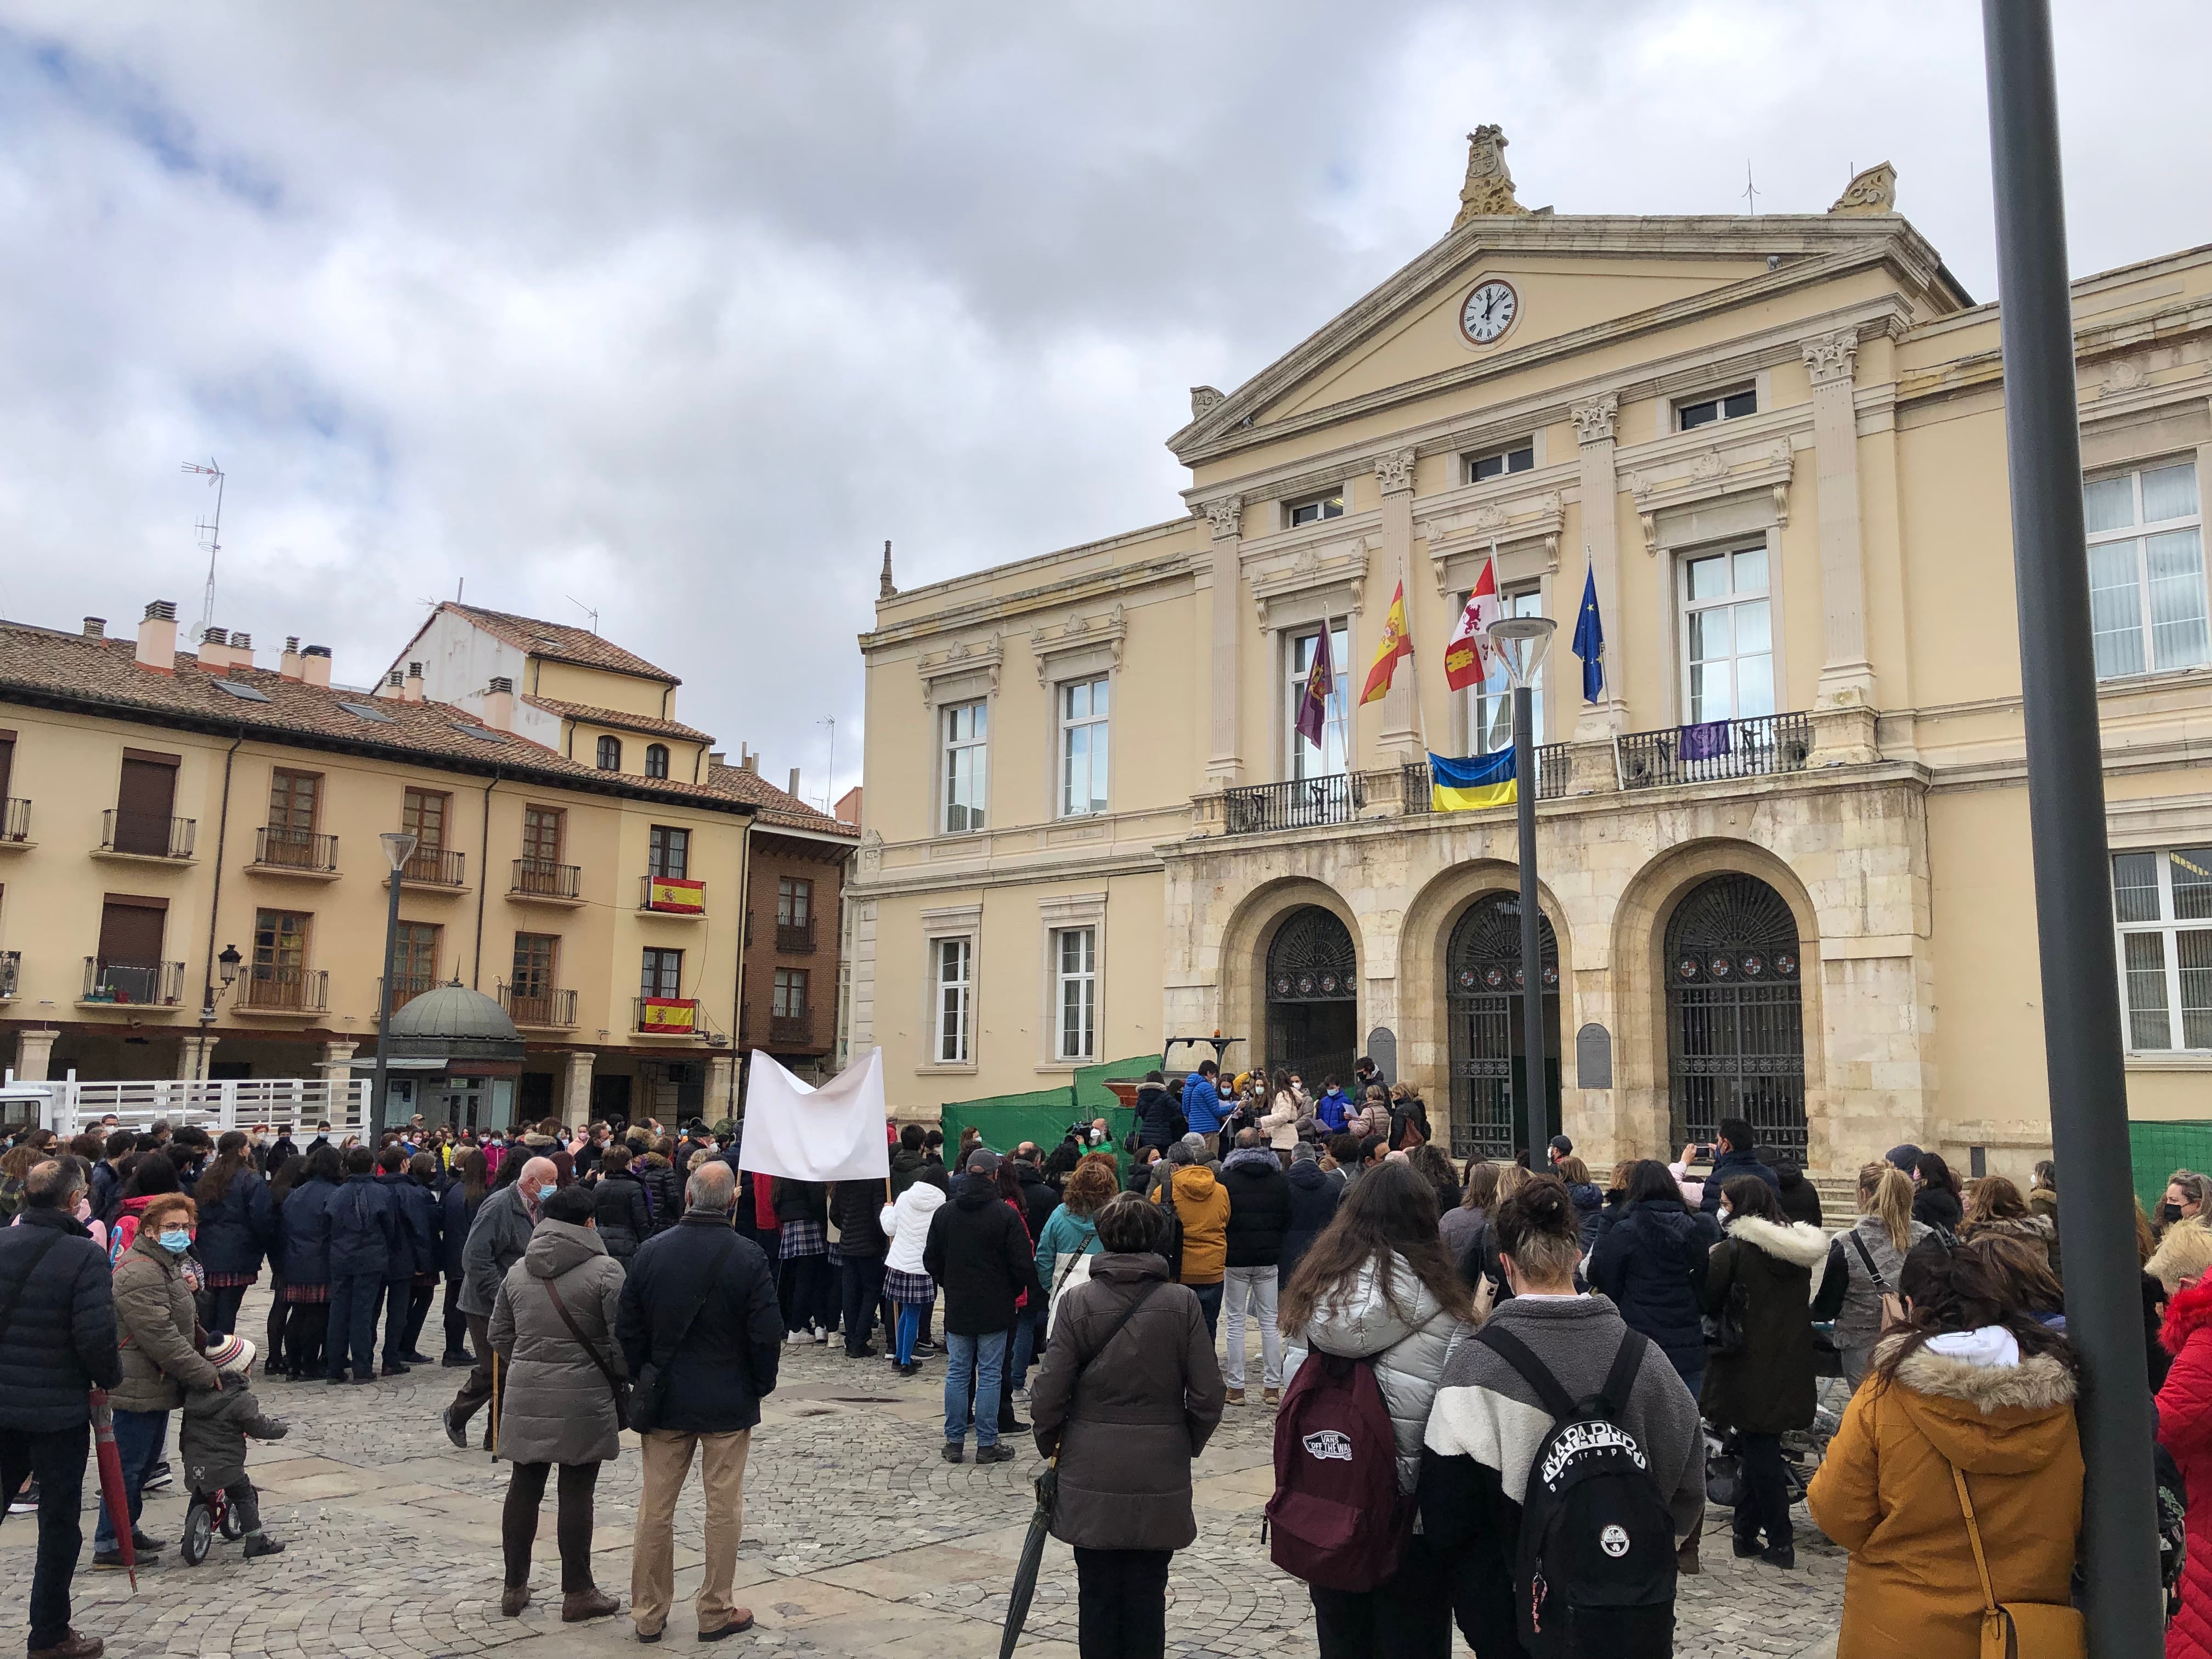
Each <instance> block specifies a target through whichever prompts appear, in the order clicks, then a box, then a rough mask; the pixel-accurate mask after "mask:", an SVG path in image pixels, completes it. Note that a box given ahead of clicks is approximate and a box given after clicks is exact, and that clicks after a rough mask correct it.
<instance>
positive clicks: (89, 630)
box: [84, 617, 107, 640]
mask: <svg viewBox="0 0 2212 1659" xmlns="http://www.w3.org/2000/svg"><path fill="white" fill-rule="evenodd" d="M84 636H85V638H87V639H88V640H104V639H106V637H107V618H106V617H86V618H85V619H84Z"/></svg>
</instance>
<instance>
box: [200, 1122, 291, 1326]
mask: <svg viewBox="0 0 2212 1659" xmlns="http://www.w3.org/2000/svg"><path fill="white" fill-rule="evenodd" d="M193 1198H194V1201H195V1202H196V1203H197V1204H198V1206H199V1211H200V1231H199V1257H200V1265H201V1266H202V1267H204V1268H206V1269H207V1282H208V1290H209V1292H210V1296H209V1300H210V1304H211V1305H210V1308H209V1310H208V1316H207V1333H208V1334H209V1335H210V1336H228V1335H229V1334H231V1333H232V1331H234V1329H236V1328H237V1325H238V1304H240V1303H241V1302H243V1301H245V1300H246V1291H247V1290H248V1289H249V1288H250V1287H251V1286H252V1285H253V1283H254V1282H255V1281H256V1280H257V1279H259V1278H260V1277H261V1262H262V1259H263V1258H264V1256H265V1255H267V1254H268V1252H269V1246H270V1242H271V1241H272V1240H273V1239H274V1238H275V1237H276V1206H275V1205H273V1204H271V1203H270V1201H269V1184H268V1182H264V1180H262V1178H261V1171H260V1170H258V1169H257V1168H255V1167H254V1163H253V1147H252V1141H251V1140H249V1139H248V1138H247V1136H246V1132H245V1131H244V1130H243V1129H226V1130H224V1131H223V1133H222V1139H219V1140H217V1141H216V1144H215V1162H214V1163H212V1164H209V1165H208V1166H207V1168H206V1169H205V1170H204V1171H202V1172H201V1175H200V1178H199V1184H198V1185H197V1187H196V1188H193Z"/></svg>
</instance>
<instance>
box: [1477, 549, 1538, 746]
mask: <svg viewBox="0 0 2212 1659" xmlns="http://www.w3.org/2000/svg"><path fill="white" fill-rule="evenodd" d="M1464 603H1465V601H1464V600H1462V604H1464ZM1500 609H1501V610H1503V611H1504V614H1505V615H1507V616H1509V617H1541V616H1542V615H1543V614H1544V595H1543V593H1542V592H1541V590H1540V589H1537V588H1534V587H1524V588H1522V589H1520V590H1519V591H1518V592H1509V593H1508V594H1506V596H1505V599H1504V604H1503V605H1501V606H1500ZM1529 690H1530V693H1531V694H1532V695H1531V696H1530V697H1529V699H1528V701H1529V704H1530V708H1529V710H1528V715H1529V719H1528V727H1529V730H1530V731H1532V732H1534V733H1535V738H1536V741H1537V742H1538V743H1539V744H1541V743H1542V742H1543V741H1544V671H1543V670H1542V669H1541V668H1539V669H1538V670H1537V671H1536V678H1535V681H1534V684H1532V685H1531V686H1530V687H1529ZM1467 733H1468V742H1469V744H1471V749H1470V752H1471V753H1474V754H1477V755H1498V754H1503V753H1504V751H1505V750H1508V749H1510V748H1511V747H1512V746H1513V682H1512V680H1511V678H1510V677H1508V675H1507V674H1506V672H1505V665H1504V664H1503V663H1502V662H1492V665H1491V669H1490V678H1488V679H1486V680H1485V681H1483V683H1482V684H1480V685H1476V686H1470V687H1469V688H1468V693H1467Z"/></svg>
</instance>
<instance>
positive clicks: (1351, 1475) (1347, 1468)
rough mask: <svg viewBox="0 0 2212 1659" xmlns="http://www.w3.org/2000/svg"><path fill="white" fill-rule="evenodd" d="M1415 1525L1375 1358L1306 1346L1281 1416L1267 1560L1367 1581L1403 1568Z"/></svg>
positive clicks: (1327, 1581)
mask: <svg viewBox="0 0 2212 1659" xmlns="http://www.w3.org/2000/svg"><path fill="white" fill-rule="evenodd" d="M1262 1530H1263V1532H1264V1533H1265V1534H1267V1536H1268V1538H1269V1544H1268V1551H1267V1553H1268V1559H1271V1560H1272V1561H1273V1562H1274V1564H1275V1565H1277V1566H1279V1567H1280V1568H1281V1569H1282V1570H1283V1571H1285V1572H1287V1573H1289V1574H1290V1575H1291V1577H1294V1578H1303V1579H1304V1580H1305V1582H1306V1583H1309V1584H1319V1585H1320V1586H1322V1589H1337V1590H1371V1589H1375V1588H1376V1586H1377V1585H1380V1584H1383V1583H1387V1582H1388V1581H1389V1578H1390V1577H1391V1576H1392V1575H1393V1574H1395V1572H1396V1571H1398V1561H1399V1558H1400V1557H1401V1555H1402V1554H1403V1553H1404V1552H1405V1547H1406V1540H1407V1536H1408V1535H1409V1534H1411V1533H1412V1532H1413V1502H1412V1500H1411V1499H1410V1498H1401V1497H1400V1496H1399V1495H1398V1442H1397V1437H1396V1435H1395V1432H1394V1431H1393V1430H1392V1428H1391V1426H1390V1408H1389V1406H1388V1405H1387V1404H1386V1403H1385V1402H1384V1401H1383V1385H1382V1384H1381V1383H1377V1382H1376V1380H1375V1366H1374V1363H1373V1362H1372V1361H1371V1360H1364V1359H1347V1358H1341V1357H1340V1356H1338V1355H1336V1354H1331V1353H1323V1352H1321V1350H1320V1349H1318V1348H1313V1349H1309V1350H1308V1351H1307V1353H1306V1358H1305V1363H1304V1364H1302V1365H1300V1366H1299V1367H1298V1372H1297V1376H1294V1377H1292V1378H1291V1386H1290V1389H1288V1391H1287V1392H1285V1395H1283V1404H1282V1408H1281V1410H1280V1411H1279V1412H1278V1413H1276V1416H1275V1494H1274V1496H1273V1497H1272V1498H1269V1499H1268V1500H1267V1524H1266V1526H1265V1527H1264V1528H1262Z"/></svg>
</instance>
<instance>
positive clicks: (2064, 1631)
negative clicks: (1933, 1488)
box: [1946, 1460, 2089, 1659]
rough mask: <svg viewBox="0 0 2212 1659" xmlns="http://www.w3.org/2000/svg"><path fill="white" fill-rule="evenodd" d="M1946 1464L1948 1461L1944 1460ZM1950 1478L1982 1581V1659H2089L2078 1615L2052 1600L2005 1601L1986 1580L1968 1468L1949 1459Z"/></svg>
mask: <svg viewBox="0 0 2212 1659" xmlns="http://www.w3.org/2000/svg"><path fill="white" fill-rule="evenodd" d="M1946 1461H1947V1462H1948V1460H1946ZM1949 1467H1950V1470H1951V1482H1952V1484H1953V1485H1954V1486H1956V1487H1957V1488H1958V1489H1959V1510H1960V1513H1961V1514H1962V1515H1964V1516H1966V1541H1967V1542H1968V1543H1970V1544H1972V1546H1973V1547H1974V1571H1976V1572H1977V1573H1978V1574H1980V1575H1981V1580H1982V1654H1981V1659H2087V1656H2088V1652H2089V1642H2088V1633H2087V1628H2086V1627H2085V1626H2084V1625H2083V1624H2082V1622H2081V1613H2078V1612H2077V1611H2075V1609H2074V1608H2072V1607H2062V1606H2060V1605H2058V1604H2057V1602H2053V1601H2004V1602H2000V1601H1998V1600H1997V1598H1996V1590H1995V1589H1994V1588H1992V1587H1991V1585H1990V1564H1989V1560H1988V1558H1987V1557H1985V1556H1984V1554H1983V1553H1982V1529H1981V1528H1980V1527H1978V1526H1977V1525H1976V1524H1975V1522H1974V1500H1973V1499H1972V1498H1971V1497H1969V1496H1968V1495H1967V1492H1966V1472H1965V1471H1964V1470H1963V1469H1961V1468H1960V1467H1959V1466H1958V1465H1957V1464H1955V1463H1952V1464H1950V1465H1949Z"/></svg>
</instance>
